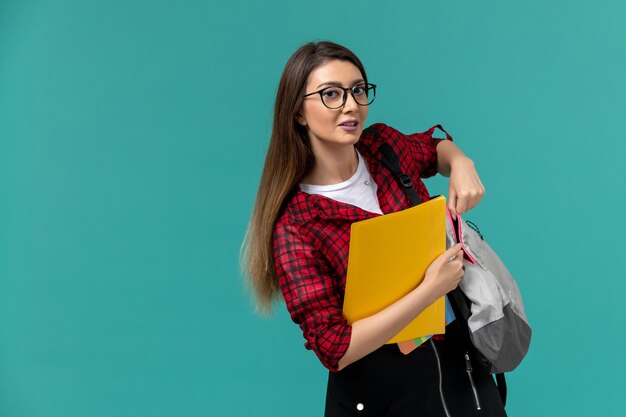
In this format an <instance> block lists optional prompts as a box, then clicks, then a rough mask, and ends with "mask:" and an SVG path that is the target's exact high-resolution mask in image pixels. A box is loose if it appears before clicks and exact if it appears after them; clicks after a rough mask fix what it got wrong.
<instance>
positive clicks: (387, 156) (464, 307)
mask: <svg viewBox="0 0 626 417" xmlns="http://www.w3.org/2000/svg"><path fill="white" fill-rule="evenodd" d="M435 128H439V129H441V130H442V131H443V132H444V133H445V134H446V137H447V138H448V139H451V137H450V135H449V134H448V132H446V131H445V130H444V128H443V127H441V125H436V126H433V127H432V128H430V130H429V131H428V134H429V135H431V136H432V134H433V132H434V130H435ZM378 151H379V152H380V153H381V155H382V158H381V162H382V163H383V165H385V166H386V167H387V169H389V170H390V171H391V173H392V174H393V175H394V177H396V179H397V180H398V183H399V184H400V186H401V187H402V189H403V190H404V192H405V193H406V195H407V197H409V200H411V203H413V205H414V206H417V205H419V204H421V203H422V199H421V198H420V197H419V195H418V194H417V191H415V188H414V187H413V180H411V177H410V176H408V175H407V174H405V173H404V172H402V168H400V161H399V160H398V154H397V153H396V151H395V150H394V149H393V148H392V147H391V145H390V144H388V143H383V144H382V145H380V146H379V147H378ZM457 221H458V220H457ZM453 222H455V223H456V221H454V220H453ZM453 226H454V227H455V229H456V224H454V225H453ZM481 238H482V235H481ZM449 295H450V296H451V298H452V301H453V303H452V307H453V309H454V310H455V314H456V315H460V316H461V317H463V324H461V321H460V320H455V322H456V323H457V326H458V327H459V329H460V330H461V332H462V333H463V334H465V335H466V336H467V342H468V343H469V344H470V345H471V346H472V347H473V344H472V343H471V339H470V333H469V326H468V325H467V322H468V320H469V317H470V314H471V312H470V310H469V307H468V301H467V298H465V294H463V291H461V288H460V287H458V286H457V287H456V288H455V289H454V290H452V291H451V292H450V293H449ZM455 307H456V308H455ZM473 350H474V352H476V353H477V354H478V356H479V359H480V360H481V361H486V359H484V357H483V356H482V355H481V354H480V352H478V351H477V350H476V349H473ZM489 366H490V365H489ZM496 382H497V387H498V393H499V394H500V399H501V400H502V406H506V393H507V390H506V378H505V377H504V373H499V374H496Z"/></svg>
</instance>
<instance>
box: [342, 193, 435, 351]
mask: <svg viewBox="0 0 626 417" xmlns="http://www.w3.org/2000/svg"><path fill="white" fill-rule="evenodd" d="M445 250H446V199H445V197H443V196H439V197H435V198H433V199H432V200H429V201H427V202H425V203H422V204H420V205H418V206H415V207H411V208H409V209H406V210H402V211H399V212H396V213H390V214H386V215H384V216H379V217H375V218H372V219H368V220H363V221H360V222H355V223H353V224H352V229H351V232H350V252H349V258H348V275H347V278H346V291H345V296H344V302H343V313H344V316H345V317H346V319H347V320H348V322H349V323H353V322H355V321H357V320H359V319H362V318H364V317H368V316H370V315H372V314H375V313H377V312H379V311H381V310H383V309H384V308H385V307H387V306H389V305H390V304H393V303H394V302H395V301H397V300H399V299H400V298H402V297H403V296H405V295H406V294H408V293H409V292H410V291H411V290H413V289H414V288H415V287H417V286H418V285H419V284H420V283H421V282H422V280H423V279H424V273H425V272H426V269H428V266H429V265H430V264H431V263H432V261H433V260H435V258H436V257H437V256H439V255H441V254H442V253H443V252H445ZM442 333H445V297H441V298H439V299H438V300H437V301H435V302H434V303H433V304H432V305H431V306H429V307H428V308H426V309H425V310H424V311H423V312H422V313H421V314H420V315H418V316H417V317H416V318H415V319H414V320H413V321H412V322H411V323H409V325H407V326H406V327H405V328H404V329H402V330H401V331H400V332H399V333H398V334H397V335H395V336H394V337H393V338H391V340H389V341H388V342H387V343H397V342H402V341H405V340H409V339H415V338H418V337H422V336H426V335H432V334H442Z"/></svg>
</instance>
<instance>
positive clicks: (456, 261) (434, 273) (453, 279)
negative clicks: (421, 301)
mask: <svg viewBox="0 0 626 417" xmlns="http://www.w3.org/2000/svg"><path fill="white" fill-rule="evenodd" d="M464 273H465V270H464V269H463V247H462V246H461V244H460V243H457V244H456V245H454V246H452V247H451V248H449V249H448V250H446V251H445V252H444V253H442V254H441V255H439V256H438V257H437V258H436V259H435V260H434V261H433V262H432V263H431V264H430V266H429V267H428V269H427V270H426V274H425V276H424V281H422V284H421V285H426V287H428V288H429V289H430V291H432V294H433V296H434V299H435V300H436V299H437V298H439V297H442V296H444V295H445V294H447V293H449V292H450V291H452V290H453V289H455V288H456V287H457V285H459V282H460V281H461V278H462V277H463V274H464Z"/></svg>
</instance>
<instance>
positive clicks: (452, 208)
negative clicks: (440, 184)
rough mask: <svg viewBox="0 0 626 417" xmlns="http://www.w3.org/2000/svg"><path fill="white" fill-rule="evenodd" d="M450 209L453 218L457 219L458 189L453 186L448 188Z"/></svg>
mask: <svg viewBox="0 0 626 417" xmlns="http://www.w3.org/2000/svg"><path fill="white" fill-rule="evenodd" d="M448 210H449V211H450V215H451V216H452V219H453V220H456V191H455V190H454V189H453V188H450V189H449V190H448Z"/></svg>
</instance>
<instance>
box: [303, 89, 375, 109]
mask: <svg viewBox="0 0 626 417" xmlns="http://www.w3.org/2000/svg"><path fill="white" fill-rule="evenodd" d="M356 87H365V88H366V89H367V91H369V90H372V91H373V92H374V94H373V95H374V97H373V98H372V101H370V102H369V103H367V104H361V103H359V102H358V101H357V100H356V97H354V90H353V89H354V88H356ZM329 88H339V89H341V90H344V93H343V102H342V103H341V105H340V106H338V107H328V105H327V104H326V102H325V101H324V97H323V96H322V94H323V93H324V91H326V90H328V89H329ZM348 91H350V94H352V98H353V99H354V102H355V103H356V104H357V105H359V106H369V105H370V104H372V103H373V102H374V100H375V99H376V84H370V83H361V84H356V85H353V86H352V87H347V88H344V87H341V86H338V85H329V86H328V87H324V88H322V89H321V90H317V91H313V92H312V93H308V94H305V95H304V97H308V96H312V95H313V94H319V95H320V100H322V104H323V105H324V106H326V107H327V108H329V109H331V110H337V109H340V108H342V107H343V106H345V104H346V100H347V99H348V95H347V94H346V92H348Z"/></svg>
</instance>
